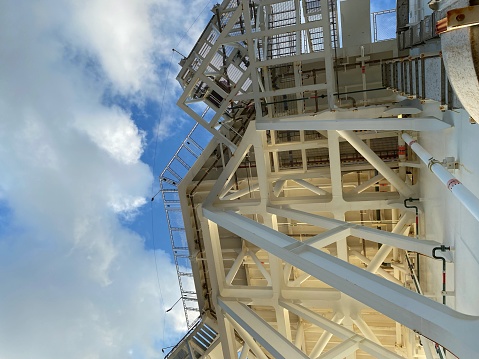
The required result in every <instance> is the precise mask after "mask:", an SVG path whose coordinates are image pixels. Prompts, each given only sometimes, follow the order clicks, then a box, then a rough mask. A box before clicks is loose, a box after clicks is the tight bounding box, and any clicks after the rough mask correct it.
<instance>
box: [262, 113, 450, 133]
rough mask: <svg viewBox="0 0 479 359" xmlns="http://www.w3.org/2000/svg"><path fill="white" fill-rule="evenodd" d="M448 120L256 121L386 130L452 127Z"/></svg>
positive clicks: (270, 126) (269, 126)
mask: <svg viewBox="0 0 479 359" xmlns="http://www.w3.org/2000/svg"><path fill="white" fill-rule="evenodd" d="M450 127H451V125H449V124H448V123H446V122H443V121H441V120H439V119H437V118H434V117H422V118H402V119H398V118H370V119H364V118H363V119H356V118H350V119H334V120H326V119H315V118H314V116H311V117H309V119H297V118H296V117H293V118H291V119H284V118H282V119H269V118H263V120H261V121H257V122H256V129H258V130H281V131H287V130H297V129H299V128H300V129H303V130H329V131H338V130H351V131H353V130H386V131H388V130H389V131H391V130H393V131H400V130H411V131H439V130H444V129H446V128H450Z"/></svg>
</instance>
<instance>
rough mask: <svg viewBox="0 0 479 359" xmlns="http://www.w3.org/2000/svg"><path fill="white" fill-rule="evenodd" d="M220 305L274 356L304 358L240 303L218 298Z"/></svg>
mask: <svg viewBox="0 0 479 359" xmlns="http://www.w3.org/2000/svg"><path fill="white" fill-rule="evenodd" d="M218 303H219V305H220V307H221V308H222V309H223V310H224V311H225V312H226V313H227V314H228V315H229V316H230V317H231V318H232V319H233V320H234V321H235V322H236V323H238V324H239V325H240V326H241V327H242V328H243V329H244V330H245V331H246V332H247V333H248V334H249V335H251V336H252V337H254V338H255V339H256V340H257V341H258V342H259V343H260V344H261V345H262V346H263V347H265V348H266V350H268V352H270V353H271V354H272V355H273V357H274V358H277V359H279V358H285V359H292V358H295V359H296V358H298V359H299V358H304V359H308V356H307V355H306V354H304V353H303V352H302V351H301V350H299V349H298V348H296V347H295V346H294V344H293V343H291V342H290V341H289V340H287V339H286V338H285V337H283V336H282V335H281V334H279V333H278V332H277V331H276V330H274V329H273V328H272V327H271V326H270V325H269V324H268V323H266V322H265V321H264V320H263V319H262V318H261V317H260V316H258V315H257V314H256V313H255V312H253V311H252V310H251V309H250V308H248V307H247V306H246V305H244V304H242V303H238V302H235V301H229V300H226V299H224V298H218Z"/></svg>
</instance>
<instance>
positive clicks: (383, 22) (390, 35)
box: [372, 9, 396, 42]
mask: <svg viewBox="0 0 479 359" xmlns="http://www.w3.org/2000/svg"><path fill="white" fill-rule="evenodd" d="M372 17H373V41H374V42H378V41H384V40H390V39H394V38H395V37H396V10H394V9H390V10H383V11H377V12H373V13H372Z"/></svg>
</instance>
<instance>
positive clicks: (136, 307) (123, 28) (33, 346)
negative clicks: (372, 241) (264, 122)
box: [0, 0, 214, 359]
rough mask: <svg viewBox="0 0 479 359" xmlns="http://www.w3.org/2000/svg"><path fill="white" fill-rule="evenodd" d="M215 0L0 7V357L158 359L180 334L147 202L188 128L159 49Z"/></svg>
mask: <svg viewBox="0 0 479 359" xmlns="http://www.w3.org/2000/svg"><path fill="white" fill-rule="evenodd" d="M213 3H214V2H213V1H207V0H188V1H187V0H182V1H175V2H171V1H167V0H136V1H129V0H86V1H82V2H77V1H74V0H62V1H59V0H41V1H37V2H33V1H27V0H19V1H18V0H17V1H14V0H7V1H3V2H1V3H0V58H1V59H2V61H1V62H0V77H1V78H2V81H1V82H0V273H2V275H1V276H0V292H1V293H2V296H1V297H0V317H1V318H2V320H1V321H0V357H2V358H9V359H25V358H36V359H65V358H69V359H76V358H78V359H96V358H99V359H109V358H115V359H118V358H120V359H122V358H142V359H143V358H158V357H161V356H162V354H161V347H163V346H169V345H171V344H174V343H176V341H177V340H178V338H179V337H181V336H182V333H183V330H184V328H185V323H184V316H183V313H182V310H181V309H182V308H181V306H177V307H176V308H175V310H173V311H171V312H170V313H168V315H166V316H165V313H164V310H165V308H168V307H170V305H171V304H172V303H174V302H175V301H176V300H177V299H178V297H179V292H178V286H177V279H176V272H175V267H174V265H173V263H172V259H171V255H170V253H171V249H170V246H169V239H168V231H167V229H166V224H165V218H164V214H163V209H162V205H161V201H155V202H153V204H152V205H151V206H150V203H149V200H150V197H151V194H152V190H153V191H156V190H157V187H158V182H157V177H158V175H159V173H160V172H161V170H162V169H163V167H164V166H165V165H166V163H167V161H168V160H169V159H170V157H171V156H172V154H173V153H174V151H175V150H176V148H177V147H178V145H179V142H178V139H181V138H183V137H184V135H185V133H187V131H189V129H190V128H191V126H193V123H192V121H191V120H188V118H186V116H185V115H184V114H183V113H181V112H180V111H178V110H177V109H176V106H175V103H176V98H177V95H178V91H179V89H178V86H176V85H175V82H176V80H175V76H176V73H177V71H178V66H177V63H178V61H179V55H174V56H173V57H172V51H171V49H172V48H173V47H175V48H177V49H178V50H179V51H180V52H182V53H188V52H189V49H190V48H191V46H192V44H193V43H194V41H195V40H196V39H195V37H196V36H197V35H196V34H198V33H201V31H202V29H203V27H204V24H205V22H206V21H207V20H208V19H209V18H210V16H211V13H210V11H209V9H210V8H211V7H212V5H213ZM191 9H196V11H191ZM198 9H199V10H198ZM202 9H204V11H201V10H202ZM195 20H197V21H196V22H195ZM190 27H191V29H190ZM187 30H190V31H189V33H187ZM170 59H172V60H173V61H172V64H171V71H170V72H169V74H168V71H167V69H168V67H169V66H170ZM165 89H166V90H165ZM157 135H158V138H157ZM157 139H158V144H157V149H156V152H157V155H156V159H155V158H154V153H155V143H156V140H157ZM154 162H155V165H154V166H153V163H154ZM151 211H152V212H151ZM152 214H153V218H154V235H155V239H156V247H157V248H158V250H157V252H156V253H157V259H158V263H159V266H160V271H159V279H160V283H161V291H160V289H159V287H158V281H157V277H156V271H155V265H154V258H153V252H152V251H151V248H152V235H153V234H152V231H151V218H152ZM165 328H167V329H166V330H165Z"/></svg>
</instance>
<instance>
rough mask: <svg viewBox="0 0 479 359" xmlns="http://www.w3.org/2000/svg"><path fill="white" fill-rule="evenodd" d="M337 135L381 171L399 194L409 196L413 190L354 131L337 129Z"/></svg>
mask: <svg viewBox="0 0 479 359" xmlns="http://www.w3.org/2000/svg"><path fill="white" fill-rule="evenodd" d="M338 133H339V135H340V136H341V137H342V138H344V139H346V140H347V141H348V142H349V143H350V144H351V146H353V147H354V148H355V149H356V151H358V152H359V153H360V154H361V155H362V156H363V157H364V158H365V159H366V160H367V161H368V162H369V163H370V164H372V165H373V166H374V167H375V168H376V169H377V170H378V172H379V173H381V174H382V175H383V176H384V177H385V178H386V179H387V180H388V181H389V183H391V184H392V185H393V186H394V187H395V188H396V189H397V190H398V192H399V193H400V194H402V195H403V196H406V197H411V196H412V195H413V194H414V191H413V190H412V189H411V187H409V186H408V185H407V184H406V183H405V182H404V181H403V180H402V179H401V178H400V177H399V176H398V175H397V174H396V172H394V171H393V170H392V169H390V168H389V166H387V165H386V164H385V163H384V162H383V160H382V159H380V158H379V157H378V155H377V154H376V153H375V152H374V151H373V150H372V149H371V148H369V146H368V145H366V144H365V143H364V142H363V141H362V140H361V139H360V138H359V137H358V136H357V135H356V134H355V133H354V132H352V131H338Z"/></svg>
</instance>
